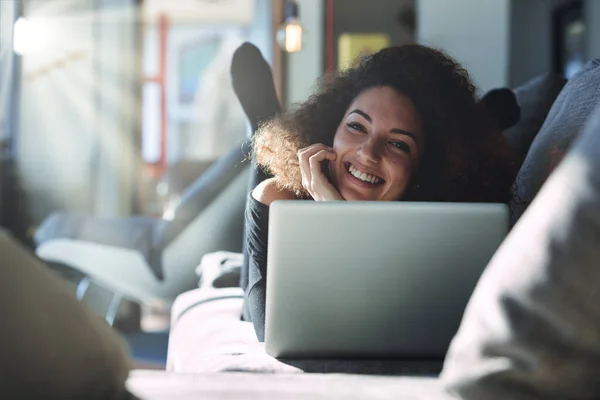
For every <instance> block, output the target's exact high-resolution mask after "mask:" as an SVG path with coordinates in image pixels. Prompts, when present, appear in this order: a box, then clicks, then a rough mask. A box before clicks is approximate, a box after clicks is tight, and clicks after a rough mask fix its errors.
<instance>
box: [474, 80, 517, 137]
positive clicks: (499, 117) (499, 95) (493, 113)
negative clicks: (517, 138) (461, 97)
mask: <svg viewBox="0 0 600 400" xmlns="http://www.w3.org/2000/svg"><path fill="white" fill-rule="evenodd" d="M479 105H480V107H482V108H483V110H484V112H485V113H486V114H487V115H488V116H489V117H490V118H491V120H492V121H493V122H494V123H495V125H496V128H498V129H499V130H500V131H504V130H506V129H508V128H510V127H512V126H514V125H515V124H516V123H517V122H519V120H520V119H521V107H519V103H518V102H517V98H516V96H515V94H514V93H513V91H512V90H510V89H508V88H500V89H492V90H490V91H489V92H487V93H486V94H485V95H484V96H483V97H482V98H481V100H479Z"/></svg>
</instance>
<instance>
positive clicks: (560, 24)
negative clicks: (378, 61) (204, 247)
mask: <svg viewBox="0 0 600 400" xmlns="http://www.w3.org/2000/svg"><path fill="white" fill-rule="evenodd" d="M287 3H289V2H286V1H285V0H170V1H163V0H22V1H1V2H0V7H1V8H0V16H1V23H0V39H1V43H0V50H1V57H0V72H1V76H0V95H1V96H2V97H1V103H0V104H1V106H2V110H1V112H0V143H1V144H2V158H1V160H2V164H3V168H2V177H1V180H0V188H1V193H2V196H1V204H2V205H1V206H0V210H1V219H0V224H2V225H3V226H5V227H8V228H9V229H10V230H13V231H14V232H16V233H17V236H19V237H20V238H22V239H24V240H26V239H27V237H28V236H30V235H31V232H32V231H33V230H34V229H35V227H36V226H37V225H38V224H39V223H40V222H41V221H42V220H43V219H44V218H45V217H46V216H48V215H49V214H50V213H51V212H53V211H56V210H71V211H81V212H86V213H93V214H96V215H100V216H108V217H114V216H126V215H131V214H143V215H154V216H160V215H161V214H162V213H163V211H164V209H165V207H166V204H167V203H168V202H169V201H173V200H174V199H176V198H177V196H178V195H179V194H180V193H181V191H182V190H183V189H185V187H186V186H188V185H189V184H190V183H191V182H192V181H194V179H196V178H197V177H198V176H199V175H201V174H202V172H203V171H204V170H205V169H206V168H207V166H209V165H210V164H211V163H212V162H214V161H215V160H216V159H218V158H219V157H221V156H222V155H223V154H224V153H225V152H227V151H228V150H229V149H230V148H231V147H232V146H234V145H236V144H237V143H239V141H240V140H241V139H243V137H244V135H245V134H246V132H245V130H246V129H247V128H246V126H247V124H246V120H245V117H244V114H243V112H242V110H241V107H240V106H239V104H238V102H237V100H236V98H235V96H234V93H233V91H232V89H231V82H230V76H229V62H230V59H231V55H232V53H233V51H234V50H235V48H236V46H238V45H239V44H240V43H241V42H243V41H250V42H252V43H254V44H255V45H257V46H258V47H259V48H260V49H261V51H262V53H263V55H264V57H265V58H266V59H267V61H269V62H270V63H271V64H272V67H273V69H274V74H275V80H276V86H277V89H278V92H279V96H280V99H281V100H282V102H283V103H284V104H286V106H290V105H292V104H293V103H295V102H298V101H302V100H304V99H306V98H307V96H308V95H309V93H310V92H311V89H312V88H313V85H314V83H315V81H316V79H317V78H318V77H319V76H321V75H322V74H323V73H324V72H325V71H328V70H335V69H337V68H340V67H343V66H344V65H345V64H344V63H347V61H348V59H349V58H351V57H353V56H355V55H357V54H359V53H360V51H361V50H360V49H359V50H357V49H358V48H359V47H361V48H362V51H363V52H364V51H365V49H367V50H368V49H369V46H371V48H372V50H376V49H377V47H382V46H385V45H401V44H404V43H409V42H420V43H426V44H430V45H434V46H438V47H441V48H443V49H445V50H447V51H449V52H450V53H451V54H452V55H454V56H455V57H456V58H458V60H459V61H461V62H463V63H464V64H465V65H466V67H467V68H468V69H469V71H470V72H471V73H472V74H473V76H474V78H475V81H476V82H477V84H478V85H479V87H480V88H481V89H482V90H483V91H485V90H488V89H490V88H494V87H501V86H509V87H514V86H516V85H519V84H521V83H523V82H525V81H526V80H528V79H529V78H532V77H534V76H536V75H538V74H540V73H543V72H546V71H560V72H562V73H564V74H565V75H572V74H573V73H574V72H575V71H576V70H577V69H578V68H579V67H580V66H581V64H582V63H584V62H585V61H586V60H587V59H588V58H590V57H594V56H598V55H600V35H599V34H597V33H596V32H598V31H599V30H600V2H598V1H594V0H587V1H568V0H454V1H451V2H449V1H445V0H369V1H368V2H367V1H364V0H337V1H336V0H298V1H296V2H295V3H296V5H297V9H296V11H297V21H298V22H299V24H300V25H301V27H302V33H301V35H302V37H301V39H302V46H301V50H300V51H297V52H286V51H285V45H284V46H283V47H282V46H281V45H280V44H279V43H278V42H277V37H276V36H277V35H276V33H277V30H278V29H280V28H281V25H282V24H283V23H284V22H285V20H286V6H287V5H288V4H287ZM287 17H289V15H287ZM340 58H344V59H340Z"/></svg>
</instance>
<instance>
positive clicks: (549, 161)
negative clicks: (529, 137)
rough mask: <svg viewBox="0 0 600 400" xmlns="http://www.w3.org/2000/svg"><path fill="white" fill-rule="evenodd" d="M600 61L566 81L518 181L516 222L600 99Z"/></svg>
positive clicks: (514, 214) (512, 208)
mask: <svg viewBox="0 0 600 400" xmlns="http://www.w3.org/2000/svg"><path fill="white" fill-rule="evenodd" d="M599 66H600V62H599V60H592V61H590V62H589V63H587V64H586V66H585V67H584V68H583V69H582V71H580V72H579V73H578V74H576V75H575V76H574V77H573V78H571V80H569V82H568V83H567V84H566V85H565V87H564V88H563V90H562V91H561V93H560V94H559V96H558V98H557V99H556V101H555V102H554V104H553V105H552V108H551V109H550V112H549V113H548V116H547V117H546V120H545V121H544V124H543V125H542V128H541V129H540V131H539V133H538V134H537V136H536V137H535V140H534V141H533V143H532V144H531V148H530V149H529V152H528V153H527V157H526V158H525V161H524V162H523V165H522V166H521V169H520V170H519V173H518V175H517V178H516V182H515V196H514V198H513V199H512V201H511V211H512V222H513V224H514V223H515V222H516V221H517V220H518V219H519V218H520V216H521V215H522V214H523V212H524V211H525V210H526V209H527V207H528V206H529V204H531V201H532V200H533V198H534V197H535V195H536V194H537V192H538V191H539V189H540V187H541V186H542V184H543V183H544V181H545V180H546V178H547V177H548V176H549V175H550V173H551V172H552V170H553V169H554V168H555V167H556V166H557V165H558V164H559V163H560V161H561V160H562V158H563V156H564V154H565V153H566V151H567V150H568V149H569V147H570V146H571V143H572V142H573V141H574V140H575V139H576V138H577V137H578V136H579V134H580V132H581V130H582V128H583V126H584V124H585V122H586V121H587V119H588V118H589V116H590V114H591V112H592V110H593V109H594V106H595V105H596V104H597V103H598V100H599V99H600V68H599Z"/></svg>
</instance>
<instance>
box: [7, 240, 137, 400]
mask: <svg viewBox="0 0 600 400" xmlns="http://www.w3.org/2000/svg"><path fill="white" fill-rule="evenodd" d="M0 316H1V318H2V320H1V321H2V322H1V324H2V328H1V329H0V399H121V398H124V397H126V396H127V395H126V393H125V380H126V379H127V375H128V373H129V368H130V365H129V361H128V355H127V351H126V348H125V346H124V344H123V343H122V342H121V340H120V338H119V337H118V336H117V335H116V334H115V333H114V332H112V331H111V330H110V328H109V326H108V325H107V324H106V322H105V321H104V320H103V319H101V318H100V317H99V316H97V315H95V314H94V313H93V312H91V311H90V310H88V309H87V308H85V307H84V306H83V305H82V304H81V303H79V302H78V301H77V300H76V299H75V296H73V294H71V293H70V292H69V290H68V289H67V286H66V284H65V283H63V282H62V281H60V280H59V278H58V277H57V276H55V275H54V274H53V273H52V272H50V270H49V268H48V267H46V266H45V265H43V264H42V263H40V262H39V261H38V260H36V259H35V258H34V257H33V256H31V255H29V254H28V253H27V252H26V250H25V249H23V248H22V247H20V246H19V245H17V244H16V243H15V242H14V241H13V240H12V239H11V238H10V237H9V236H8V234H6V233H3V232H0Z"/></svg>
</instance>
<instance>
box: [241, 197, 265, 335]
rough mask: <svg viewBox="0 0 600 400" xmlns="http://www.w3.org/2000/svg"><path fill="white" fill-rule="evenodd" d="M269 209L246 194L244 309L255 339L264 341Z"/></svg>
mask: <svg viewBox="0 0 600 400" xmlns="http://www.w3.org/2000/svg"><path fill="white" fill-rule="evenodd" d="M268 233H269V206H267V205H265V204H263V203H261V202H260V201H258V200H256V199H255V198H254V197H252V193H249V194H248V199H247V203H246V252H247V257H248V288H247V290H246V298H245V300H244V301H245V303H246V304H245V308H246V310H247V312H248V314H249V317H250V319H251V321H252V324H253V325H254V330H255V331H256V336H257V337H258V340H259V341H261V342H263V341H264V340H265V301H266V293H267V242H268Z"/></svg>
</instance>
